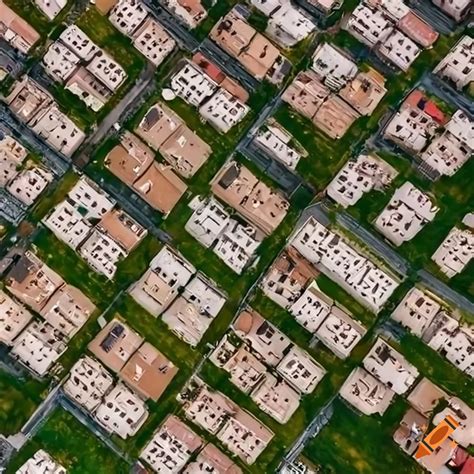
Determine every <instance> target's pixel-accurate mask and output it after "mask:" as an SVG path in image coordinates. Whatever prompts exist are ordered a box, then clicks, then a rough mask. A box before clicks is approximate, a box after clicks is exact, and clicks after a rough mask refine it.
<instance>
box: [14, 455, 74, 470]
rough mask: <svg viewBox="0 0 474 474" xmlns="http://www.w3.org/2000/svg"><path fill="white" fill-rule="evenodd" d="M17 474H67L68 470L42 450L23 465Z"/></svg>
mask: <svg viewBox="0 0 474 474" xmlns="http://www.w3.org/2000/svg"><path fill="white" fill-rule="evenodd" d="M16 472H17V474H66V472H67V471H66V469H65V468H64V467H63V466H61V464H59V463H58V462H56V461H55V460H54V459H53V458H52V457H51V456H50V455H49V454H48V453H47V452H46V451H43V450H42V449H40V450H38V451H36V453H35V454H34V455H33V457H31V458H30V459H28V461H26V462H25V464H23V465H22V466H21V467H20V469H18V471H16Z"/></svg>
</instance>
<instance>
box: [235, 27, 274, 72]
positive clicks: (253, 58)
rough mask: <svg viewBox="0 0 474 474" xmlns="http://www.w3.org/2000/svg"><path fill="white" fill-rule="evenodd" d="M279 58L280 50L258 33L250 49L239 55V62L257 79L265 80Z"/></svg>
mask: <svg viewBox="0 0 474 474" xmlns="http://www.w3.org/2000/svg"><path fill="white" fill-rule="evenodd" d="M279 56H280V51H279V50H278V48H276V47H275V46H273V44H272V43H271V42H270V41H268V40H267V38H265V36H263V35H261V34H260V33H257V34H256V35H255V36H254V38H253V39H252V41H251V42H250V45H249V46H248V48H246V49H245V50H244V51H242V53H241V54H240V55H239V60H240V62H241V63H242V64H243V66H244V67H245V68H246V69H247V70H248V71H249V72H250V73H251V74H253V75H254V76H255V77H256V78H257V79H263V78H264V77H265V75H266V74H267V72H268V71H269V70H270V69H271V67H272V66H273V64H274V63H275V61H276V60H277V59H278V57H279Z"/></svg>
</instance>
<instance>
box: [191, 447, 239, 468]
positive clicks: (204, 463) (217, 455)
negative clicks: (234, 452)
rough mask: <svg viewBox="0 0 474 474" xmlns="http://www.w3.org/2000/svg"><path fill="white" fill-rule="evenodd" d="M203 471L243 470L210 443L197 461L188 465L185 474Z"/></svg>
mask: <svg viewBox="0 0 474 474" xmlns="http://www.w3.org/2000/svg"><path fill="white" fill-rule="evenodd" d="M203 472H209V473H215V474H219V473H225V474H242V470H241V469H240V467H239V466H237V464H235V463H234V462H233V461H232V460H231V459H230V458H228V457H227V456H226V455H225V454H224V453H223V452H222V451H221V450H220V449H217V448H216V447H215V446H214V445H213V444H210V443H209V444H206V446H205V447H204V449H203V450H202V451H201V452H200V453H199V454H198V456H197V458H196V460H195V461H193V462H191V463H190V464H188V465H187V466H186V469H185V470H184V471H183V474H201V473H203Z"/></svg>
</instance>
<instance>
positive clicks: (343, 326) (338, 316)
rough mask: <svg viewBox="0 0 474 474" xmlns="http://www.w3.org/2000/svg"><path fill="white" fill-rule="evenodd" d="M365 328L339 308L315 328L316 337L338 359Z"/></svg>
mask: <svg viewBox="0 0 474 474" xmlns="http://www.w3.org/2000/svg"><path fill="white" fill-rule="evenodd" d="M366 332H367V330H366V329H365V328H364V327H363V326H362V325H361V324H360V322H359V321H355V320H354V319H352V318H351V317H349V316H348V315H347V314H346V313H344V312H343V311H341V310H338V309H336V310H335V309H333V311H332V312H331V313H330V314H329V315H328V316H327V318H326V319H325V320H324V321H323V322H322V324H321V325H320V326H319V328H318V329H317V330H316V333H315V335H316V337H317V338H318V339H319V340H320V341H321V342H322V343H323V344H324V345H325V346H326V347H328V348H329V349H330V350H331V351H332V352H334V354H336V355H337V356H338V357H339V358H340V359H345V358H346V357H348V356H349V354H350V353H351V352H352V349H354V347H355V346H356V345H357V344H358V342H359V341H360V340H361V339H362V337H364V335H365V333H366Z"/></svg>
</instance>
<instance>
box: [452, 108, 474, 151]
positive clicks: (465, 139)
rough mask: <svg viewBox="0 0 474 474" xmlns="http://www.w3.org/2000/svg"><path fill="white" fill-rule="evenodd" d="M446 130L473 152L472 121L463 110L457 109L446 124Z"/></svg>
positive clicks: (473, 128)
mask: <svg viewBox="0 0 474 474" xmlns="http://www.w3.org/2000/svg"><path fill="white" fill-rule="evenodd" d="M446 130H447V131H448V132H449V133H450V134H451V135H454V136H455V137H456V138H457V139H458V140H459V141H460V142H462V143H464V144H465V145H466V146H467V147H468V148H469V149H470V150H474V120H472V119H471V118H470V117H469V116H468V115H467V114H466V113H465V112H464V111H463V110H461V109H458V110H456V112H455V113H454V114H453V116H452V117H451V119H450V120H449V121H448V123H447V124H446Z"/></svg>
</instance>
